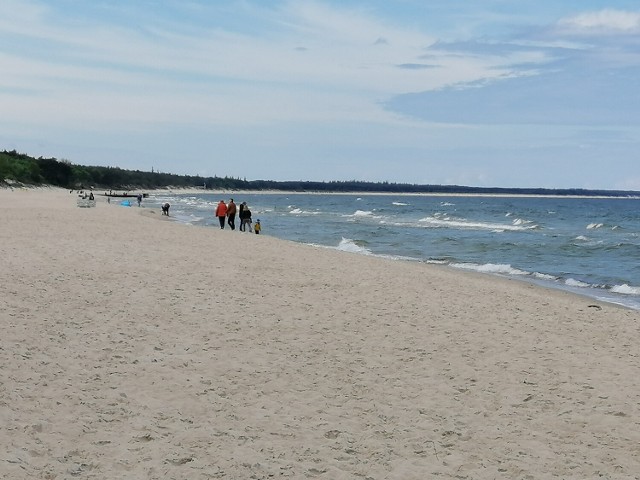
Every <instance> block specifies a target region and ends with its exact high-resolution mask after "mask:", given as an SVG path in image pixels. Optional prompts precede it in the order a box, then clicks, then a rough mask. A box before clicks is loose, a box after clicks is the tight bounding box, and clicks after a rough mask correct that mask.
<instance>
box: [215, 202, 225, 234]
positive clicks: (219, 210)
mask: <svg viewBox="0 0 640 480" xmlns="http://www.w3.org/2000/svg"><path fill="white" fill-rule="evenodd" d="M216 217H218V221H219V222H220V228H221V229H223V230H224V222H225V220H226V219H227V204H226V203H224V200H220V202H219V203H218V206H217V207H216Z"/></svg>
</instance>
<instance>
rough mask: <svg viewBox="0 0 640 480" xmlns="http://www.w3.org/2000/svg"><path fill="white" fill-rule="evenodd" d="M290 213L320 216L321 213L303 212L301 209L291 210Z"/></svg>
mask: <svg viewBox="0 0 640 480" xmlns="http://www.w3.org/2000/svg"><path fill="white" fill-rule="evenodd" d="M289 208H291V207H289ZM289 213H291V214H292V215H319V214H320V212H310V211H308V210H302V209H300V208H292V209H291V210H289Z"/></svg>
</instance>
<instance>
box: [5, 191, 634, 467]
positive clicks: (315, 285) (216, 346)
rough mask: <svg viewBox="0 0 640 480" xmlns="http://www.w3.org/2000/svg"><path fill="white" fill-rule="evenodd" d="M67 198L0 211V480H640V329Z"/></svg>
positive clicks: (524, 293)
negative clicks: (0, 479) (639, 477)
mask: <svg viewBox="0 0 640 480" xmlns="http://www.w3.org/2000/svg"><path fill="white" fill-rule="evenodd" d="M75 198H76V197H75V195H73V194H69V193H68V191H66V190H65V191H42V192H24V193H21V194H16V193H15V192H13V193H12V192H3V191H0V201H2V203H3V207H4V208H3V211H2V214H0V215H2V219H3V229H2V231H0V254H1V255H2V256H1V257H0V258H2V267H3V268H2V269H0V303H2V305H1V307H2V308H0V326H2V329H3V341H2V348H1V349H0V398H1V399H2V402H0V414H1V415H2V417H3V420H4V426H5V431H6V432H7V435H4V436H2V437H1V438H0V452H2V455H1V456H0V476H3V475H5V476H7V477H11V478H16V479H22V478H25V479H26V478H34V477H35V478H66V477H69V476H78V477H80V478H96V479H98V478H141V477H144V478H152V479H156V478H157V479H160V478H169V477H174V478H194V479H200V478H202V479H204V478H210V477H212V476H214V477H220V478H225V477H226V478H250V477H255V478H268V477H272V476H274V477H278V476H285V477H289V478H305V477H310V478H311V477H316V478H354V477H360V476H361V477H365V478H366V477H370V478H398V479H400V478H402V479H416V480H417V479H423V478H430V477H434V476H436V475H437V476H439V477H440V478H446V479H453V478H474V479H481V480H484V479H487V480H488V479H493V478H524V477H527V476H529V477H531V478H555V477H575V478H594V477H597V476H604V477H616V478H617V477H620V478H633V476H634V475H635V474H636V472H638V471H640V459H638V457H637V451H636V450H637V448H636V446H637V444H638V442H640V433H639V432H640V429H639V428H638V427H639V426H640V425H639V424H638V421H637V419H638V418H639V417H640V404H639V403H638V401H637V392H638V391H640V375H638V373H640V358H639V357H638V355H637V354H636V353H635V352H636V346H635V344H634V343H633V339H634V338H636V337H637V334H638V325H639V322H638V321H639V320H640V315H639V314H638V312H634V311H630V310H627V309H623V308H619V307H617V306H615V305H610V304H604V303H603V304H599V305H597V308H595V307H593V306H592V305H593V304H594V302H593V301H592V300H587V299H585V298H583V297H581V296H578V295H575V294H570V293H565V292H560V291H549V290H547V289H545V288H542V287H539V286H536V285H532V284H528V283H526V284H525V283H522V282H514V281H513V280H508V279H502V278H494V277H487V276H486V275H484V274H480V273H475V272H458V271H454V270H452V269H447V268H443V267H441V266H438V265H426V264H414V263H410V262H396V261H392V260H385V259H381V258H375V257H369V256H363V255H354V254H351V253H347V252H340V251H333V250H329V249H320V248H315V247H311V246H308V245H304V244H298V243H295V242H288V241H285V240H280V239H277V238H274V237H270V236H268V235H265V236H262V235H260V236H258V235H234V236H233V237H230V234H229V232H226V231H220V230H216V229H213V228H211V229H208V228H201V229H194V228H192V227H190V226H188V225H184V224H180V223H178V222H172V221H167V220H168V219H166V218H163V217H162V216H161V215H160V213H159V212H155V213H154V211H153V210H150V209H146V210H148V211H145V212H142V211H138V209H133V208H131V209H127V208H120V207H118V206H116V205H108V204H107V203H106V202H105V201H103V202H98V204H97V206H96V207H95V208H77V207H76V205H75ZM143 210H144V209H143ZM143 213H144V214H143ZM156 215H157V216H156Z"/></svg>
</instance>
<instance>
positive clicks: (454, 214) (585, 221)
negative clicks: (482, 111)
mask: <svg viewBox="0 0 640 480" xmlns="http://www.w3.org/2000/svg"><path fill="white" fill-rule="evenodd" d="M230 197H233V198H234V201H235V202H236V204H238V205H239V204H240V203H241V202H247V204H248V206H249V208H250V209H251V212H252V218H253V221H254V222H255V221H256V220H257V219H259V220H260V223H261V225H262V232H261V233H262V234H263V235H270V236H272V237H277V238H281V239H285V240H290V241H294V242H299V243H305V244H309V245H314V246H317V247H318V248H331V249H336V250H343V251H348V252H352V253H353V254H357V255H373V256H379V257H384V258H388V259H393V260H395V261H399V262H423V263H432V264H442V265H446V266H448V267H450V268H452V269H457V270H467V271H468V270H471V271H476V272H481V273H484V274H486V275H497V276H502V277H509V278H515V279H519V280H523V281H526V282H531V283H535V284H539V285H543V286H546V287H551V288H556V289H560V290H567V291H571V292H574V293H577V294H580V295H583V296H587V297H591V298H593V299H594V300H599V301H603V302H609V303H615V304H619V305H622V306H625V307H628V308H631V309H635V310H640V197H625V198H617V197H616V198H608V197H607V198H591V197H543V196H441V195H402V194H400V195H394V194H380V195H378V194H366V195H365V194H316V193H313V194H298V193H247V194H241V193H234V194H231V195H230V194H223V195H221V194H220V193H215V194H212V193H206V192H204V191H203V192H202V193H199V194H183V193H168V192H167V193H152V194H150V196H149V198H145V199H144V201H143V205H142V206H143V208H157V209H158V211H160V205H161V204H162V203H164V202H169V203H170V204H171V211H170V215H171V217H170V218H171V219H172V220H174V221H177V222H181V223H185V224H189V225H194V226H198V227H203V228H220V227H219V223H218V220H217V218H216V217H215V216H214V211H215V207H216V205H217V203H218V202H219V201H220V200H225V202H228V201H229V198H230ZM236 223H237V226H238V225H239V221H237V222H236ZM226 228H227V229H228V227H226ZM236 230H237V227H236ZM229 234H230V235H231V234H232V233H231V232H230V233H229ZM233 234H235V235H243V234H244V235H249V233H241V232H238V231H236V232H234V233H233Z"/></svg>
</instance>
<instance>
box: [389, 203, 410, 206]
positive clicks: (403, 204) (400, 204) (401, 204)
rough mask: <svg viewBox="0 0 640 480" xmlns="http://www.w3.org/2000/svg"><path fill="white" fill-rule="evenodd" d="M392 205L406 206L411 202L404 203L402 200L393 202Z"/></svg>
mask: <svg viewBox="0 0 640 480" xmlns="http://www.w3.org/2000/svg"><path fill="white" fill-rule="evenodd" d="M391 205H395V206H397V207H406V206H407V205H409V204H408V203H402V202H391Z"/></svg>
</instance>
